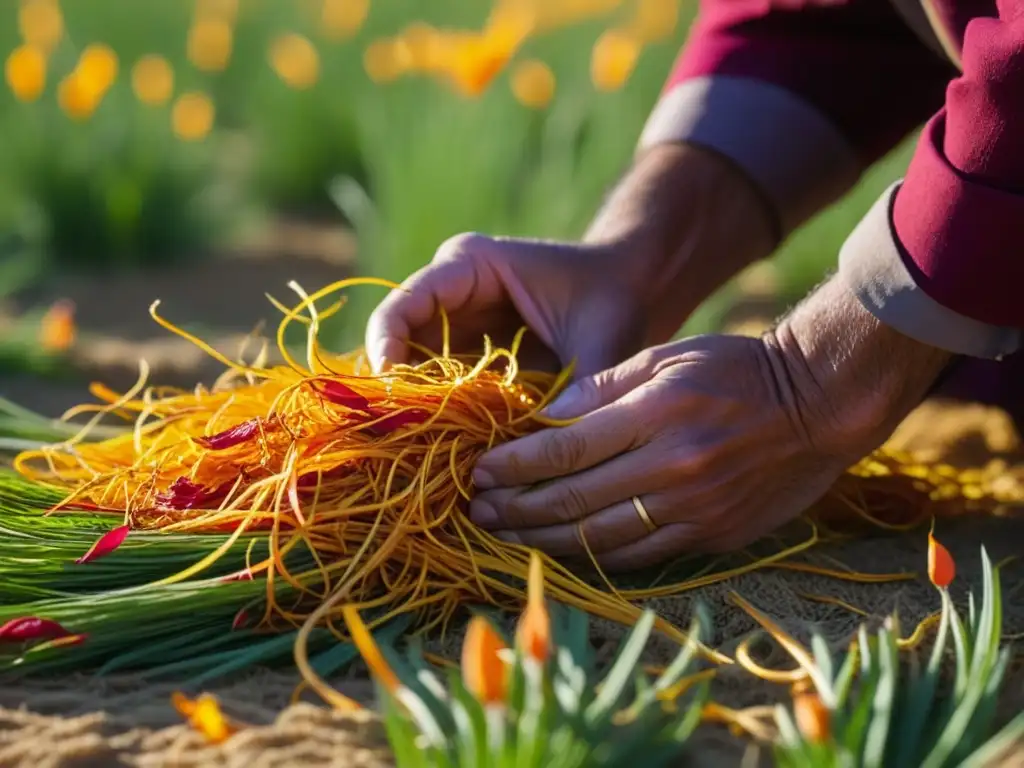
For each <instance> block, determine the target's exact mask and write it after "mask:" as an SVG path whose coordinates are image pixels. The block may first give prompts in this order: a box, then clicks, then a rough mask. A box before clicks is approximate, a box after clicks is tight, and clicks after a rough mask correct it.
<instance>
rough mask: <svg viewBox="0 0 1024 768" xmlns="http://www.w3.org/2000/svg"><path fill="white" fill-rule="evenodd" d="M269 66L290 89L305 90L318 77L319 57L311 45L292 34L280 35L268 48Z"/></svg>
mask: <svg viewBox="0 0 1024 768" xmlns="http://www.w3.org/2000/svg"><path fill="white" fill-rule="evenodd" d="M270 65H271V66H272V67H273V68H274V71H275V72H277V75H278V77H280V78H281V79H282V80H284V82H285V83H287V84H288V85H289V86H290V87H292V88H297V89H302V90H304V89H306V88H310V87H312V86H313V85H315V84H316V81H317V79H318V78H319V77H320V55H319V54H318V53H317V52H316V48H314V47H313V44H312V43H311V42H310V41H309V40H308V39H306V38H305V37H303V36H302V35H297V34H294V33H289V34H286V35H281V36H280V37H278V38H277V39H276V40H274V42H273V43H272V44H271V46H270Z"/></svg>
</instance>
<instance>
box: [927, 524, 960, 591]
mask: <svg viewBox="0 0 1024 768" xmlns="http://www.w3.org/2000/svg"><path fill="white" fill-rule="evenodd" d="M934 527H935V526H934V523H933V525H932V530H931V531H929V532H928V578H929V579H931V582H932V584H934V585H935V586H936V587H938V588H939V589H945V588H946V587H948V586H949V585H950V583H951V582H952V581H953V579H954V578H955V577H956V562H955V561H954V560H953V556H952V555H951V554H949V550H948V549H946V548H945V547H944V546H942V545H941V544H940V543H939V542H938V540H937V539H936V538H935V536H934V535H933V534H934Z"/></svg>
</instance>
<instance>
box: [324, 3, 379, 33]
mask: <svg viewBox="0 0 1024 768" xmlns="http://www.w3.org/2000/svg"><path fill="white" fill-rule="evenodd" d="M323 2H324V4H323V8H322V9H321V12H320V22H321V23H322V24H323V26H324V31H325V32H326V33H327V35H328V36H329V37H331V38H334V39H336V40H343V39H345V38H348V37H352V35H354V34H355V33H356V32H358V31H359V28H360V27H362V26H363V23H364V22H365V21H366V17H367V15H368V14H369V12H370V0H323Z"/></svg>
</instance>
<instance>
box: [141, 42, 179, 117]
mask: <svg viewBox="0 0 1024 768" xmlns="http://www.w3.org/2000/svg"><path fill="white" fill-rule="evenodd" d="M132 90H134V91H135V95H136V97H137V98H138V99H139V101H141V102H142V103H143V104H148V105H150V106H154V107H155V106H160V105H161V104H166V103H167V101H168V100H169V99H170V98H171V94H172V93H173V92H174V70H173V69H171V65H170V64H168V63H167V60H166V59H165V58H163V57H162V56H157V55H155V54H154V55H150V56H143V57H142V58H141V59H139V60H138V61H137V62H135V66H134V67H132Z"/></svg>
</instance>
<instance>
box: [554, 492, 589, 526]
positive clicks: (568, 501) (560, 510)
mask: <svg viewBox="0 0 1024 768" xmlns="http://www.w3.org/2000/svg"><path fill="white" fill-rule="evenodd" d="M563 486H564V487H562V488H560V489H559V490H558V493H557V494H556V495H555V497H554V498H553V499H552V500H551V503H550V510H551V513H552V515H553V516H555V517H557V518H558V520H559V521H560V522H563V523H574V522H576V521H577V520H580V519H582V518H583V517H585V516H586V514H587V500H586V498H585V497H584V495H583V492H582V491H581V490H580V489H579V488H578V487H576V485H575V483H563Z"/></svg>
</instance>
